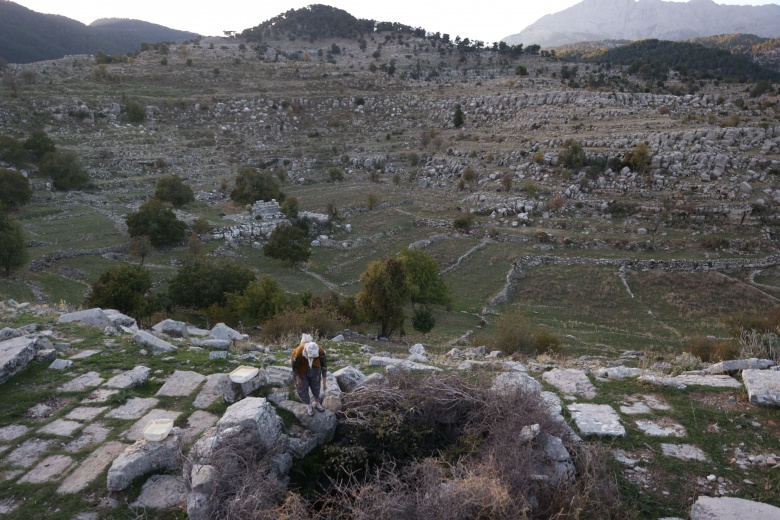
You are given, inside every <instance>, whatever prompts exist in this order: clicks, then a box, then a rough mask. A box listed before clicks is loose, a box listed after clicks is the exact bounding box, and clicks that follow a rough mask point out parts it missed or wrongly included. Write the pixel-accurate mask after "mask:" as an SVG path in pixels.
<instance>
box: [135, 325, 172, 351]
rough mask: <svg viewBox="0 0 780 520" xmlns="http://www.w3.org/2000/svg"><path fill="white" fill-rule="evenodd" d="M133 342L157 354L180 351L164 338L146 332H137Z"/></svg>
mask: <svg viewBox="0 0 780 520" xmlns="http://www.w3.org/2000/svg"><path fill="white" fill-rule="evenodd" d="M133 341H135V342H136V343H138V344H139V345H142V346H144V347H149V348H151V349H152V350H153V351H155V352H175V351H176V350H178V349H177V347H176V345H174V344H172V343H169V342H167V341H165V340H164V339H162V338H158V337H157V336H155V335H154V334H151V333H149V332H146V331H145V330H139V331H138V332H136V333H135V336H133Z"/></svg>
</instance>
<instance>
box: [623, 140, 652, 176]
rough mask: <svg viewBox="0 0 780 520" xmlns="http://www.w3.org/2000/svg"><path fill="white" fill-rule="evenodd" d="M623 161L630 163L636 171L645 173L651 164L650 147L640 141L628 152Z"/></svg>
mask: <svg viewBox="0 0 780 520" xmlns="http://www.w3.org/2000/svg"><path fill="white" fill-rule="evenodd" d="M623 161H624V162H625V163H627V164H630V165H631V168H632V169H633V170H634V171H636V172H640V173H643V172H644V171H645V170H646V169H647V167H648V166H649V165H650V147H649V146H647V145H646V144H645V143H639V144H638V145H636V146H635V147H634V148H633V149H631V150H629V151H628V152H626V155H625V156H624V157H623Z"/></svg>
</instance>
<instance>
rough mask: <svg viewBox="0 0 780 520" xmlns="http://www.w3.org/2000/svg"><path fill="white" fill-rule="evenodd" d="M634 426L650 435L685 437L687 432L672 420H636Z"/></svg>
mask: <svg viewBox="0 0 780 520" xmlns="http://www.w3.org/2000/svg"><path fill="white" fill-rule="evenodd" d="M636 426H637V428H639V429H640V430H642V433H644V434H645V435H650V436H651V437H685V436H686V435H688V432H686V431H685V427H684V426H683V425H682V424H678V423H676V422H673V421H664V422H663V423H661V422H659V421H636Z"/></svg>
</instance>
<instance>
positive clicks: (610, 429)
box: [567, 403, 626, 437]
mask: <svg viewBox="0 0 780 520" xmlns="http://www.w3.org/2000/svg"><path fill="white" fill-rule="evenodd" d="M567 408H568V409H569V412H571V415H572V418H573V419H574V422H575V423H576V424H577V428H579V429H580V433H582V435H597V436H599V437H625V436H626V429H625V428H624V427H623V425H622V424H620V417H618V414H617V412H615V410H613V409H612V407H611V406H609V405H608V404H589V403H575V404H570V405H569V406H568V407H567Z"/></svg>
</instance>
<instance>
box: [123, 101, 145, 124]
mask: <svg viewBox="0 0 780 520" xmlns="http://www.w3.org/2000/svg"><path fill="white" fill-rule="evenodd" d="M124 112H125V116H127V120H128V121H130V122H131V123H143V122H144V121H145V120H146V109H144V106H143V105H142V104H141V103H139V102H138V101H135V100H133V99H131V100H129V101H128V102H127V103H126V104H125V109H124Z"/></svg>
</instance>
